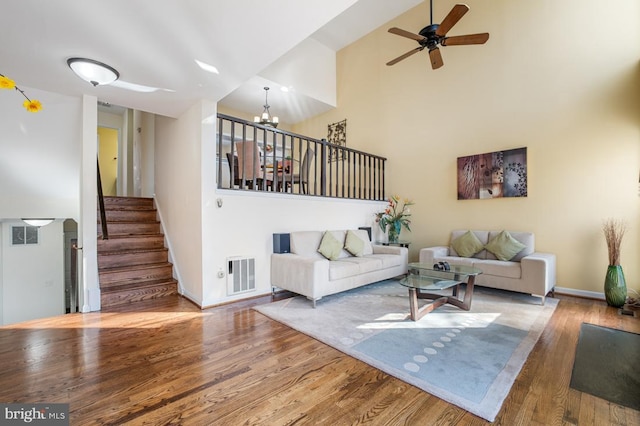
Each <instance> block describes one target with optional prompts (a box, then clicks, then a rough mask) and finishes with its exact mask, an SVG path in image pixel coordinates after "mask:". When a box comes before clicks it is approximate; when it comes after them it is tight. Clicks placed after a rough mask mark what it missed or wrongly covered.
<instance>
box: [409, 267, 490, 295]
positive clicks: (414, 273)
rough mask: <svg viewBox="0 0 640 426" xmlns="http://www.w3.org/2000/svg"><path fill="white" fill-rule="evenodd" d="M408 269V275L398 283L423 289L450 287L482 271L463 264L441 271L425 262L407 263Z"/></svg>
mask: <svg viewBox="0 0 640 426" xmlns="http://www.w3.org/2000/svg"><path fill="white" fill-rule="evenodd" d="M408 271H409V273H408V275H407V276H406V277H404V278H402V279H401V280H400V284H402V285H403V286H405V287H409V288H418V289H424V290H443V289H447V288H451V287H454V286H456V285H458V284H463V283H465V282H466V281H467V279H468V277H470V276H476V275H480V274H481V273H482V270H480V269H478V268H473V267H471V266H464V265H450V270H449V271H441V270H437V269H433V265H428V264H426V263H409V265H408Z"/></svg>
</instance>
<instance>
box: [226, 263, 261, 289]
mask: <svg viewBox="0 0 640 426" xmlns="http://www.w3.org/2000/svg"><path fill="white" fill-rule="evenodd" d="M255 289H256V260H255V258H253V257H243V256H235V257H228V258H227V294H228V295H229V296H232V295H234V294H239V293H246V292H249V291H255Z"/></svg>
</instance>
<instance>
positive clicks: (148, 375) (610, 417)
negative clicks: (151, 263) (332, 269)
mask: <svg viewBox="0 0 640 426" xmlns="http://www.w3.org/2000/svg"><path fill="white" fill-rule="evenodd" d="M280 297H286V295H285V296H280ZM557 297H558V298H559V299H560V303H559V306H558V308H557V310H556V312H555V314H554V316H553V318H552V319H551V321H550V323H549V325H548V326H547V328H546V329H545V331H544V333H543V334H542V336H541V338H540V340H539V341H538V343H537V344H536V346H535V348H534V349H533V351H532V353H531V355H530V357H529V359H528V361H527V363H526V364H525V366H524V367H523V369H522V371H521V373H520V375H519V376H518V379H517V380H516V382H515V384H514V386H513V388H512V390H511V393H510V394H509V396H508V397H507V399H506V400H505V403H504V405H503V407H502V410H501V411H500V414H499V415H498V417H497V419H496V421H495V424H498V425H628V426H631V425H640V412H638V411H634V410H631V409H628V408H625V407H621V406H618V405H615V404H611V403H609V402H607V401H604V400H602V399H599V398H596V397H593V396H591V395H588V394H585V393H581V392H578V391H575V390H573V389H570V388H569V382H570V380H571V369H572V366H573V358H574V354H575V347H576V343H577V339H578V334H579V329H580V324H581V323H582V322H589V323H593V324H598V325H603V326H607V327H613V328H618V329H622V330H627V331H631V332H635V333H640V319H639V318H634V317H628V316H620V315H618V313H617V310H616V309H614V308H609V307H607V306H606V304H605V303H604V302H600V301H593V300H584V299H578V298H572V297H567V296H557ZM270 301H271V296H264V297H261V298H257V299H252V300H248V301H242V302H238V303H233V304H229V305H224V306H220V307H216V308H211V309H206V310H203V311H201V310H200V309H199V308H197V307H196V306H194V305H193V304H191V303H190V302H188V301H187V300H185V299H183V298H181V297H179V296H175V297H166V298H162V299H157V300H150V301H145V302H142V303H141V304H136V311H132V307H131V306H125V307H119V308H112V309H111V310H110V311H108V312H107V311H103V312H100V313H90V314H69V315H65V316H60V317H56V318H51V319H45V320H37V321H31V322H27V323H22V324H19V325H14V326H6V327H0V402H49V403H69V404H70V418H71V424H72V425H125V424H127V425H128V424H131V425H140V424H148V425H319V424H321V425H361V424H369V425H484V424H488V422H486V421H485V420H483V419H480V418H478V417H476V416H474V415H472V414H470V413H468V412H466V411H464V410H462V409H460V408H458V407H456V406H454V405H451V404H448V403H446V402H444V401H442V400H440V399H438V398H436V397H434V396H431V395H429V394H427V393H425V392H423V391H421V390H418V389H417V388H414V387H412V386H410V385H408V384H406V383H404V382H402V381H400V380H398V379H395V378H393V377H390V376H388V375H386V374H384V373H381V372H380V371H378V370H376V369H375V368H372V367H369V366H368V365H366V364H364V363H362V362H360V361H357V360H355V359H353V358H351V357H349V356H346V355H344V354H342V353H341V352H339V351H337V350H335V349H333V348H331V347H328V346H326V345H324V344H322V343H320V342H317V341H316V340H313V339H311V338H309V337H307V336H305V335H303V334H301V333H298V332H296V331H294V330H292V329H290V328H288V327H286V326H284V325H281V324H280V323H278V322H275V321H272V320H270V319H268V318H266V317H265V316H263V315H261V314H259V313H257V312H255V311H253V310H252V309H251V307H252V306H253V305H255V304H262V303H268V302H270Z"/></svg>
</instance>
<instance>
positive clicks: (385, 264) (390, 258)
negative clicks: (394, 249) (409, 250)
mask: <svg viewBox="0 0 640 426" xmlns="http://www.w3.org/2000/svg"><path fill="white" fill-rule="evenodd" d="M367 258H373V259H378V260H379V261H380V262H382V269H386V268H393V267H394V266H400V265H402V259H403V258H402V256H398V255H397V254H384V253H379V254H372V255H370V256H367Z"/></svg>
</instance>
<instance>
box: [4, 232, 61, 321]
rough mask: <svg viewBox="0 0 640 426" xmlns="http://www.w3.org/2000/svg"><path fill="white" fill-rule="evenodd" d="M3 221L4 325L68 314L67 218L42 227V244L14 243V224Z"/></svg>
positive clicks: (39, 238) (39, 237)
mask: <svg viewBox="0 0 640 426" xmlns="http://www.w3.org/2000/svg"><path fill="white" fill-rule="evenodd" d="M13 226H24V222H22V221H20V220H12V221H4V222H2V232H1V235H2V250H1V251H0V253H1V254H2V256H1V258H0V259H1V260H2V264H3V267H2V273H1V275H2V280H1V282H2V323H1V324H2V325H7V324H13V323H16V322H21V321H28V320H32V319H37V318H45V317H50V316H55V315H61V314H64V313H65V304H64V252H63V249H64V234H63V220H56V221H54V222H53V223H51V224H49V225H47V226H43V227H41V228H39V230H38V233H39V235H38V244H24V245H12V232H11V230H12V227H13Z"/></svg>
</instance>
